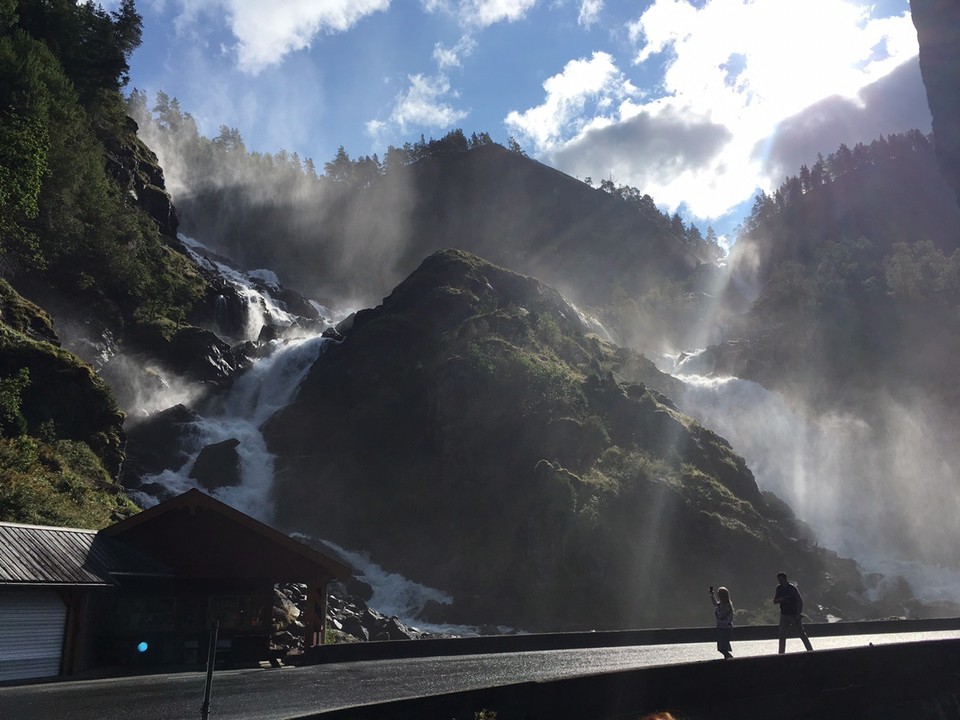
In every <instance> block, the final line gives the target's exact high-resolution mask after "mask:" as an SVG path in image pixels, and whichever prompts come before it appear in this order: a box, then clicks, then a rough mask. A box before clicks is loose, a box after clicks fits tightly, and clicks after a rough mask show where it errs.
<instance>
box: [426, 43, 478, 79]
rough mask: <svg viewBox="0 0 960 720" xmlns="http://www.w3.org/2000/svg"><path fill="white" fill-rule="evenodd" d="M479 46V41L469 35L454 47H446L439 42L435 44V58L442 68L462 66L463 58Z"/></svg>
mask: <svg viewBox="0 0 960 720" xmlns="http://www.w3.org/2000/svg"><path fill="white" fill-rule="evenodd" d="M476 48H477V42H476V40H474V39H473V38H472V37H471V36H469V35H464V36H463V37H462V38H460V40H459V42H457V44H456V45H454V46H453V47H446V46H445V45H444V44H443V43H440V42H438V43H437V44H436V45H434V46H433V59H434V60H435V61H436V63H437V65H438V66H439V68H440V69H441V70H445V69H446V68H449V67H460V65H461V60H462V59H463V58H464V57H468V56H470V55H471V54H472V53H473V51H474V50H476Z"/></svg>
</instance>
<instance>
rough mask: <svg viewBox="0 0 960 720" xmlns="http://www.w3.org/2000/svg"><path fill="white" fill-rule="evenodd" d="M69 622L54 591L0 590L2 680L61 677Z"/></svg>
mask: <svg viewBox="0 0 960 720" xmlns="http://www.w3.org/2000/svg"><path fill="white" fill-rule="evenodd" d="M66 622H67V608H66V606H65V605H64V604H63V602H62V601H61V600H60V597H59V596H58V595H57V593H56V591H54V590H13V591H10V590H8V591H3V590H0V680H20V679H26V678H38V677H52V676H54V675H59V674H60V657H61V654H62V652H63V632H64V628H65V627H66Z"/></svg>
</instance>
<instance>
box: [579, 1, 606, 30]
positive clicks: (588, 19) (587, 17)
mask: <svg viewBox="0 0 960 720" xmlns="http://www.w3.org/2000/svg"><path fill="white" fill-rule="evenodd" d="M602 11H603V0H582V2H581V3H580V14H579V15H578V16H577V24H579V25H583V27H590V26H591V25H594V24H595V23H596V22H597V21H598V20H599V19H600V13H601V12H602Z"/></svg>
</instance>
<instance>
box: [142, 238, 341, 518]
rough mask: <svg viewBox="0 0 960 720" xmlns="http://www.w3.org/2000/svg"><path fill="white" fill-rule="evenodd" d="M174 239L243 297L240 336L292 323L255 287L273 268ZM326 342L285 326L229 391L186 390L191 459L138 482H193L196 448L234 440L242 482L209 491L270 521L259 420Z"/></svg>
mask: <svg viewBox="0 0 960 720" xmlns="http://www.w3.org/2000/svg"><path fill="white" fill-rule="evenodd" d="M180 239H181V241H182V242H183V243H184V245H185V246H186V247H187V248H188V250H189V252H190V253H191V255H192V256H193V257H194V259H195V260H196V262H197V263H198V264H201V265H204V266H205V267H207V268H208V269H210V270H213V271H214V272H216V273H219V274H220V275H221V276H222V277H223V278H224V279H225V280H226V281H227V282H228V283H230V284H231V285H232V286H233V287H234V289H235V290H236V291H237V293H238V294H239V295H240V296H241V297H243V298H245V299H246V301H247V304H248V308H249V313H248V315H247V322H246V328H245V330H244V335H245V336H244V337H243V338H241V340H252V339H255V338H256V337H257V336H258V335H259V334H260V329H261V328H262V327H263V325H264V324H265V323H266V322H267V321H268V320H269V321H270V322H271V323H273V324H274V325H280V326H281V327H285V328H288V329H294V328H296V327H297V323H296V320H297V318H296V317H295V316H293V315H291V314H290V313H288V312H287V311H286V310H285V309H284V308H283V307H281V306H280V305H279V304H278V303H277V302H276V301H275V300H274V299H273V298H272V297H271V296H270V294H269V293H267V292H262V291H261V290H260V289H258V287H257V286H256V284H255V283H254V281H253V279H256V280H259V281H260V282H261V283H262V284H263V285H266V286H267V287H269V288H271V289H273V290H277V289H278V288H279V283H278V281H277V277H276V275H274V274H273V273H272V272H270V271H268V270H258V271H253V272H251V273H242V272H240V271H238V270H235V269H233V268H231V267H230V266H229V265H227V264H226V263H225V262H221V261H214V260H211V259H210V258H209V256H208V255H207V254H206V252H207V250H206V248H205V247H204V246H203V245H201V244H200V243H198V242H196V241H195V240H192V239H191V238H188V237H184V236H182V235H181V236H180ZM314 307H316V308H317V309H318V310H320V309H322V310H323V311H324V313H325V314H326V313H328V311H327V310H326V308H321V306H319V305H318V304H315V305H314ZM330 342H332V341H331V340H327V339H325V338H323V337H321V336H320V333H319V331H305V330H299V332H297V333H292V332H291V333H288V336H287V337H285V338H283V339H280V340H273V341H271V342H270V343H268V344H266V345H265V346H264V347H263V348H262V350H261V355H262V357H259V358H257V359H255V360H254V361H253V365H252V367H251V368H250V369H248V370H247V371H246V372H245V373H243V374H242V375H240V376H239V377H238V378H236V380H235V381H234V382H233V384H232V386H231V388H230V390H229V392H227V393H226V394H225V395H223V396H222V397H216V398H214V399H212V400H208V401H206V402H203V403H201V402H200V400H199V398H197V397H190V398H189V400H190V402H187V403H186V404H188V405H190V406H192V409H193V410H194V411H195V412H197V413H198V414H199V415H200V418H199V419H198V420H196V421H195V422H194V423H193V424H192V426H191V427H190V428H189V432H188V433H187V435H186V439H185V445H184V447H183V448H182V450H183V451H184V453H186V454H187V455H188V456H189V458H190V459H189V461H188V462H187V463H186V464H185V465H184V466H183V467H181V468H180V469H179V470H165V471H164V472H162V473H160V474H158V475H154V476H150V477H146V478H143V481H144V483H158V484H160V485H162V486H163V487H165V488H167V489H168V490H169V491H171V492H174V493H181V492H184V491H186V490H188V489H190V488H193V487H198V485H197V482H196V481H195V480H193V479H192V478H191V477H190V471H191V470H192V469H193V466H194V464H195V462H196V459H197V456H198V455H199V454H200V451H201V450H203V448H205V447H206V446H208V445H212V444H215V443H219V442H223V441H226V440H238V441H239V445H238V446H237V454H238V456H239V461H240V484H239V485H237V486H233V487H222V488H217V489H215V490H213V491H212V493H211V494H212V495H213V496H214V497H216V498H218V499H219V500H222V501H223V502H225V503H227V504H228V505H231V506H232V507H235V508H236V509H238V510H240V511H241V512H244V513H246V514H248V515H251V516H252V517H256V518H258V519H260V520H262V521H264V522H269V521H270V520H271V518H272V515H273V508H272V504H271V501H270V497H271V491H272V485H273V462H274V458H273V455H271V454H270V453H269V452H268V450H267V446H266V442H265V440H264V438H263V434H262V433H261V432H260V427H261V426H262V425H263V423H264V422H266V420H267V419H268V418H269V417H270V416H271V415H272V414H273V413H275V412H276V411H278V410H280V409H281V408H283V407H285V406H287V405H289V404H290V403H291V402H292V401H293V399H294V397H295V395H296V392H297V389H298V388H299V387H300V383H301V381H302V380H303V378H304V377H305V376H306V374H307V372H308V371H309V369H310V367H311V366H312V365H313V363H314V362H315V361H316V359H317V358H318V357H319V355H320V353H322V352H323V350H324V349H325V348H326V346H327V344H328V343H330ZM176 401H178V402H181V401H182V398H181V397H179V396H178V397H176ZM201 404H202V406H200V405H201ZM155 406H157V408H156V409H162V407H169V404H167V405H160V404H159V403H155ZM137 500H138V501H140V502H141V504H143V505H151V504H154V503H155V502H156V499H155V498H152V497H151V496H148V495H146V494H144V493H138V494H137Z"/></svg>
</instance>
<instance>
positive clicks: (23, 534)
mask: <svg viewBox="0 0 960 720" xmlns="http://www.w3.org/2000/svg"><path fill="white" fill-rule="evenodd" d="M115 575H159V576H166V575H170V572H169V570H168V569H167V568H165V567H164V566H163V565H161V564H159V563H157V562H156V561H155V560H153V559H151V558H149V557H147V556H146V555H144V554H143V553H141V552H139V551H138V550H136V549H135V548H133V547H131V546H129V545H127V544H126V543H123V542H121V541H118V540H114V539H112V538H108V537H104V536H103V535H100V534H98V533H97V531H95V530H81V529H77V528H62V527H47V526H44V525H21V524H18V523H0V585H101V586H112V585H115V584H116V582H115V580H114V576H115Z"/></svg>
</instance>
